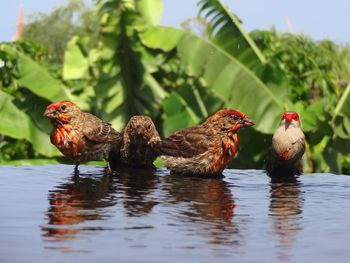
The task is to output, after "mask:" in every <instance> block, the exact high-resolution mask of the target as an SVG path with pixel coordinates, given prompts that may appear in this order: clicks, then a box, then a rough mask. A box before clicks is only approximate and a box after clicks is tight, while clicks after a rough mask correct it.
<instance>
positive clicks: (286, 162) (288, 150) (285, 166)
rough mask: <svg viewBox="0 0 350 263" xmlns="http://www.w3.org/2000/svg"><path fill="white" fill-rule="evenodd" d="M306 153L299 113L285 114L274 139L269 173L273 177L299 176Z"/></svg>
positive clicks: (290, 112)
mask: <svg viewBox="0 0 350 263" xmlns="http://www.w3.org/2000/svg"><path fill="white" fill-rule="evenodd" d="M304 151H305V135H304V133H303V131H302V129H301V126H300V118H299V115H298V113H296V112H294V111H287V112H284V113H283V115H282V119H281V123H280V126H279V127H278V129H277V130H276V132H275V133H274V135H273V137H272V147H271V162H270V164H269V165H268V169H267V172H268V174H269V175H270V176H271V177H276V176H293V175H295V174H298V173H299V172H300V171H299V167H300V161H301V158H302V156H303V154H304Z"/></svg>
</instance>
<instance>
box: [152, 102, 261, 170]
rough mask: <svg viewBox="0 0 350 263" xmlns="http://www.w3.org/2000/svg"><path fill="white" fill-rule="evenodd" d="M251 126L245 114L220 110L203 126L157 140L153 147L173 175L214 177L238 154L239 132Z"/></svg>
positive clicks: (251, 122)
mask: <svg viewBox="0 0 350 263" xmlns="http://www.w3.org/2000/svg"><path fill="white" fill-rule="evenodd" d="M252 125H254V122H253V121H251V120H250V119H249V118H248V117H247V116H246V115H245V114H244V113H242V112H240V111H238V110H233V109H222V110H219V111H218V112H216V113H215V114H214V115H212V116H210V117H209V118H208V119H207V120H206V121H205V122H204V123H202V124H200V125H197V126H194V127H190V128H186V129H183V130H181V131H178V132H175V133H174V134H172V135H170V136H169V137H168V138H166V139H164V140H161V141H158V142H157V143H156V144H155V148H156V150H157V151H158V153H159V154H160V155H162V158H163V159H164V161H165V166H166V167H167V168H168V169H169V170H170V172H171V173H172V174H184V175H202V176H203V175H204V176H207V175H214V176H217V175H221V174H222V171H223V170H224V169H225V168H226V167H227V166H228V165H229V164H230V163H231V162H232V160H233V158H234V156H235V155H236V153H237V150H238V135H237V132H238V130H239V129H240V128H246V127H250V126H252Z"/></svg>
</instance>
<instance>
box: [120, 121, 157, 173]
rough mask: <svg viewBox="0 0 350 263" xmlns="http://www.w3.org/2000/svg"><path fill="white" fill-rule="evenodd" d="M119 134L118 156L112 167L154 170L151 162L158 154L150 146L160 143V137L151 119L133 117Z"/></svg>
mask: <svg viewBox="0 0 350 263" xmlns="http://www.w3.org/2000/svg"><path fill="white" fill-rule="evenodd" d="M121 134H122V142H121V146H120V156H119V159H118V158H116V159H117V160H116V162H115V163H113V166H118V167H133V168H154V165H153V162H154V160H155V159H156V158H157V156H158V153H157V151H156V150H155V149H154V148H153V146H152V145H153V144H155V143H156V142H157V141H160V137H159V134H158V131H157V129H156V127H155V125H154V123H153V121H152V119H151V118H150V117H148V116H133V117H131V118H130V120H129V122H128V123H127V125H126V126H125V128H124V129H123V130H122V131H121Z"/></svg>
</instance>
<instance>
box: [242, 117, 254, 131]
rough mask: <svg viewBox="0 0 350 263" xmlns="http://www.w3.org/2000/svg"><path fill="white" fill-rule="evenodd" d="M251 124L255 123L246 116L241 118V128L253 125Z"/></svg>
mask: <svg viewBox="0 0 350 263" xmlns="http://www.w3.org/2000/svg"><path fill="white" fill-rule="evenodd" d="M253 125H255V123H254V122H253V121H252V120H251V119H249V118H248V117H245V118H244V119H243V128H245V127H250V126H253Z"/></svg>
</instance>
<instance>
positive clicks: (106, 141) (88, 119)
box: [44, 101, 122, 172]
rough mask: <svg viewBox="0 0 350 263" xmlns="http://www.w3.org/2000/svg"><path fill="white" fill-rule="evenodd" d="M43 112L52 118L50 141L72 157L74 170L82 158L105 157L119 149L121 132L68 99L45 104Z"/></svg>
mask: <svg viewBox="0 0 350 263" xmlns="http://www.w3.org/2000/svg"><path fill="white" fill-rule="evenodd" d="M44 116H45V117H47V118H49V119H50V120H51V123H52V125H53V129H52V131H51V136H50V139H51V143H52V144H53V145H55V146H56V147H57V148H58V150H60V152H61V153H63V155H64V156H66V157H68V158H70V159H72V160H74V161H75V164H76V166H75V171H77V170H78V166H79V164H80V163H81V162H85V161H98V160H106V161H107V169H108V172H111V170H110V165H109V162H108V159H109V155H110V154H111V152H118V151H119V148H120V142H121V140H122V136H121V134H120V133H119V132H117V131H115V130H114V129H113V128H112V127H111V124H109V123H107V122H104V121H102V120H100V119H99V118H97V117H96V116H94V115H92V114H90V113H87V112H83V111H81V110H80V108H79V107H78V106H77V105H76V104H74V103H72V102H70V101H58V102H55V103H52V104H50V105H49V106H47V108H46V110H45V113H44Z"/></svg>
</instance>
